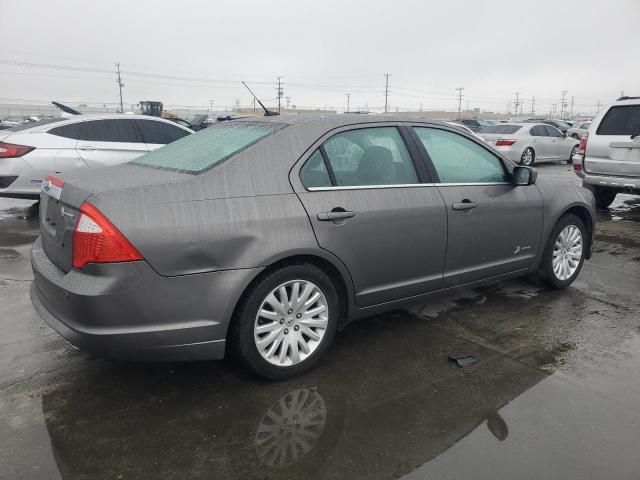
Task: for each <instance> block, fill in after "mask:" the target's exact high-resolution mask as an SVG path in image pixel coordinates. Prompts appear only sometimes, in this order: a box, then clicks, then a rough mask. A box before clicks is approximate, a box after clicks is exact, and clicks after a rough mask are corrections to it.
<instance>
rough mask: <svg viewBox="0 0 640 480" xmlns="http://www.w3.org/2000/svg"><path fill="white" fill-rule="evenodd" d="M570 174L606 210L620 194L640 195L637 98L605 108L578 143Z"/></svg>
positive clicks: (597, 204) (624, 98)
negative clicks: (588, 190) (576, 176)
mask: <svg viewBox="0 0 640 480" xmlns="http://www.w3.org/2000/svg"><path fill="white" fill-rule="evenodd" d="M573 170H574V171H575V172H576V174H577V175H578V176H579V177H581V178H582V184H583V185H584V186H585V187H586V188H588V189H590V190H591V191H593V193H594V195H595V197H596V206H597V207H598V208H606V207H608V206H609V205H610V204H611V202H613V200H614V198H615V197H616V194H618V193H621V192H626V193H634V194H640V97H620V98H619V99H618V100H616V101H615V102H614V103H613V104H611V105H609V106H608V107H606V108H604V109H603V110H602V111H601V112H600V113H599V114H598V115H597V116H596V117H595V118H594V119H593V122H592V123H591V125H590V126H589V129H588V131H587V133H586V134H585V135H583V136H582V138H581V140H580V146H579V147H578V152H577V153H576V155H575V156H574V158H573Z"/></svg>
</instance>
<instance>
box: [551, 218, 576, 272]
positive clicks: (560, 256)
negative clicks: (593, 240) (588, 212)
mask: <svg viewBox="0 0 640 480" xmlns="http://www.w3.org/2000/svg"><path fill="white" fill-rule="evenodd" d="M582 251H583V241H582V232H581V231H580V229H579V228H578V227H577V226H575V225H567V226H566V227H564V228H563V229H562V231H561V232H560V234H559V235H558V238H557V239H556V243H555V245H554V247H553V257H552V265H553V273H554V275H555V276H556V278H557V279H558V280H562V281H564V280H568V279H569V278H571V277H572V276H573V274H574V273H575V272H576V270H577V269H578V267H579V266H580V260H581V259H582Z"/></svg>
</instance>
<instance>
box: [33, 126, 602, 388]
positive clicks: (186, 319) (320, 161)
mask: <svg viewBox="0 0 640 480" xmlns="http://www.w3.org/2000/svg"><path fill="white" fill-rule="evenodd" d="M536 177H537V175H536V171H535V170H534V169H532V168H530V167H523V166H516V165H514V164H513V163H512V162H511V161H510V160H508V159H506V158H505V157H503V156H502V155H500V154H499V153H497V152H496V151H494V150H492V149H491V148H490V147H488V146H487V145H486V144H485V143H484V142H482V141H480V140H478V139H476V138H475V137H473V136H471V135H468V134H466V133H464V132H463V131H462V130H461V129H459V128H457V127H453V126H449V125H446V124H444V123H435V122H434V123H428V122H416V121H407V120H406V119H405V120H402V119H394V118H393V117H386V116H385V117H383V116H367V117H363V116H362V115H333V116H327V117H316V116H302V115H300V116H298V115H296V116H290V117H266V118H256V117H254V118H250V119H246V120H235V121H233V122H222V123H217V124H215V125H213V126H212V127H210V128H208V129H205V130H202V131H201V132H198V133H196V134H193V135H190V136H188V137H185V138H183V139H181V140H178V141H177V142H175V143H172V144H170V145H167V146H166V147H164V148H161V149H158V150H156V151H154V152H151V153H149V154H147V155H144V156H142V157H139V158H137V159H136V160H134V161H133V162H130V163H128V164H125V165H119V166H116V167H111V168H106V169H103V170H102V171H101V173H100V175H95V174H94V175H92V174H90V172H77V173H76V174H67V175H63V176H61V177H58V176H52V177H50V178H49V179H48V180H47V182H46V183H45V184H44V185H43V194H42V196H41V206H40V230H41V236H40V238H39V239H38V240H36V242H35V243H34V246H33V249H32V255H31V261H32V265H33V269H34V282H33V285H32V289H31V298H32V302H33V305H34V306H35V308H36V310H37V311H38V312H39V314H40V315H41V316H42V317H43V318H44V320H45V321H46V322H47V323H48V324H49V325H51V326H52V327H53V328H54V329H55V330H57V331H58V332H59V333H60V334H61V335H63V336H64V337H66V338H67V339H68V340H69V341H70V342H71V343H72V344H75V345H77V346H78V347H79V348H81V349H84V350H87V351H91V352H94V353H95V354H97V355H101V356H106V357H117V358H134V359H163V360H169V359H171V360H188V359H190V360H194V359H215V358H221V357H223V356H224V355H225V352H229V353H231V354H233V355H234V356H235V357H236V358H238V359H239V360H241V361H242V362H243V363H244V365H246V366H247V367H248V368H249V369H250V370H252V371H253V372H256V373H257V374H260V375H263V376H265V377H268V378H272V379H281V378H287V377H291V376H294V375H298V374H300V373H302V372H305V371H307V370H308V369H310V368H312V367H313V366H314V365H316V364H317V363H318V361H319V360H320V357H321V356H322V354H323V353H324V352H326V351H327V349H328V348H329V345H330V344H331V342H332V340H333V337H334V334H335V332H336V329H337V328H338V326H339V325H343V324H344V323H345V322H348V321H350V320H354V319H356V318H361V317H367V316H371V315H375V314H377V313H381V312H384V311H388V310H393V309H397V308H400V307H403V306H406V305H408V304H410V303H416V302H427V301H429V299H430V298H432V296H433V295H435V294H440V293H442V292H446V291H450V290H453V289H455V288H458V287H460V286H462V285H465V286H476V285H481V284H484V283H487V282H495V281H497V280H500V279H505V278H509V277H513V276H519V275H525V274H529V273H538V274H539V275H540V276H541V277H542V278H543V279H544V280H545V281H546V282H547V284H548V285H549V286H550V287H552V288H556V289H560V288H564V287H567V286H568V285H570V284H571V283H572V282H573V281H574V280H575V278H576V277H577V275H578V273H579V272H580V268H581V267H582V264H583V262H584V260H585V258H589V256H590V254H591V245H592V238H593V232H594V224H595V207H594V199H593V195H592V194H591V192H589V191H588V190H586V189H583V188H581V187H579V186H576V185H573V184H571V183H568V182H557V181H552V180H550V179H544V178H540V179H538V180H537V181H536Z"/></svg>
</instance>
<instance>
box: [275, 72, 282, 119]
mask: <svg viewBox="0 0 640 480" xmlns="http://www.w3.org/2000/svg"><path fill="white" fill-rule="evenodd" d="M282 78H283V77H282V76H280V77H276V80H278V86H277V87H276V93H277V95H278V113H280V102H281V100H282V96H283V95H284V89H283V88H282Z"/></svg>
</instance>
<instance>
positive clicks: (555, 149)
mask: <svg viewBox="0 0 640 480" xmlns="http://www.w3.org/2000/svg"><path fill="white" fill-rule="evenodd" d="M478 135H480V136H481V137H482V138H483V139H484V141H485V142H487V143H488V144H489V145H491V146H492V147H494V148H495V149H496V150H497V151H499V152H500V153H501V154H502V155H504V156H505V157H507V158H508V159H509V160H511V161H512V162H514V163H519V164H520V165H526V166H531V165H533V164H535V163H542V162H558V161H561V160H566V161H569V162H570V161H571V157H572V156H573V155H574V154H575V153H576V152H577V151H578V145H579V143H580V141H579V140H576V139H575V138H571V137H567V135H566V134H563V133H562V132H561V131H560V130H558V129H557V128H555V127H552V126H551V125H546V124H544V123H501V124H500V125H493V126H491V127H487V128H485V129H484V130H482V131H481V132H480V133H479V134H478Z"/></svg>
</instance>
